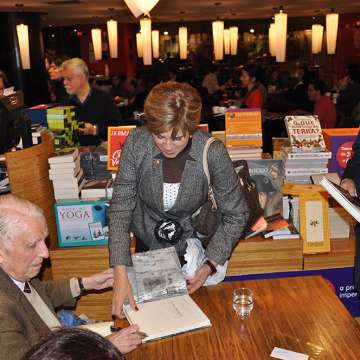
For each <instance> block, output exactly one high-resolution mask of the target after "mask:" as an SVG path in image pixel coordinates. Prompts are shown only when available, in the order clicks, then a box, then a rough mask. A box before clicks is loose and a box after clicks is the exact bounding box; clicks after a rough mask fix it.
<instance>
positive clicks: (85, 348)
mask: <svg viewBox="0 0 360 360" xmlns="http://www.w3.org/2000/svg"><path fill="white" fill-rule="evenodd" d="M85 359H86V360H122V359H124V357H123V356H122V355H121V353H120V352H119V350H117V349H116V348H115V346H114V345H113V344H112V343H111V342H110V341H108V340H106V339H105V338H103V337H102V336H100V335H98V334H96V333H94V332H92V331H89V330H85V329H78V328H61V329H59V330H55V331H52V332H50V333H49V334H48V336H47V337H46V338H44V339H43V340H42V341H41V342H39V343H38V344H37V345H35V346H34V347H33V348H32V349H30V350H29V351H28V352H27V353H26V354H25V356H24V357H23V360H85Z"/></svg>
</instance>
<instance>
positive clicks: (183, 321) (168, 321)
mask: <svg viewBox="0 0 360 360" xmlns="http://www.w3.org/2000/svg"><path fill="white" fill-rule="evenodd" d="M138 308H139V311H134V310H132V309H131V308H130V306H129V305H124V313H125V315H126V318H127V319H128V321H129V322H130V324H137V325H138V326H139V328H140V331H142V332H144V333H145V334H147V337H146V338H145V341H149V340H154V339H159V338H162V337H166V336H170V335H174V334H179V333H182V332H186V331H190V330H194V329H198V328H202V327H207V326H211V322H210V320H209V318H208V317H207V316H206V315H205V314H204V313H203V312H202V310H201V309H200V308H199V307H198V305H197V304H196V303H195V302H194V300H192V299H191V297H190V296H189V295H182V296H175V297H172V298H167V299H161V300H157V301H152V302H146V303H143V304H138Z"/></svg>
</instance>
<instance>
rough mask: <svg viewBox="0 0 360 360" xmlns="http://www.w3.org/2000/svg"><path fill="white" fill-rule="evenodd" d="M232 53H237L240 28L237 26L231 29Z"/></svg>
mask: <svg viewBox="0 0 360 360" xmlns="http://www.w3.org/2000/svg"><path fill="white" fill-rule="evenodd" d="M229 31H230V54H231V55H236V54H237V49H238V39H239V30H238V27H237V26H232V27H231V28H230V29H229Z"/></svg>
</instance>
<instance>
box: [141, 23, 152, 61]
mask: <svg viewBox="0 0 360 360" xmlns="http://www.w3.org/2000/svg"><path fill="white" fill-rule="evenodd" d="M140 28H141V38H142V51H143V61H144V65H151V64H152V55H151V47H152V46H151V37H152V36H151V20H150V18H149V17H147V16H145V17H143V18H142V19H140Z"/></svg>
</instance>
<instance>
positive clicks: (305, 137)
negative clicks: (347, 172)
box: [281, 115, 331, 184]
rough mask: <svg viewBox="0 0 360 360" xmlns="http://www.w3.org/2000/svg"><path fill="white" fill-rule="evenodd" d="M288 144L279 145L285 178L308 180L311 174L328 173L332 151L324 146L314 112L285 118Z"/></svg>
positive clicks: (307, 181)
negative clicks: (308, 114)
mask: <svg viewBox="0 0 360 360" xmlns="http://www.w3.org/2000/svg"><path fill="white" fill-rule="evenodd" d="M285 124H286V129H287V132H288V136H289V140H290V146H289V147H283V148H282V154H281V158H282V160H283V161H284V175H285V182H296V183H303V184H311V178H310V177H311V175H313V174H326V173H328V167H327V165H328V161H329V159H330V158H331V152H330V151H327V149H326V147H325V142H324V137H323V134H322V131H321V126H320V122H319V119H318V118H317V117H316V116H312V115H311V116H287V117H286V118H285Z"/></svg>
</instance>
